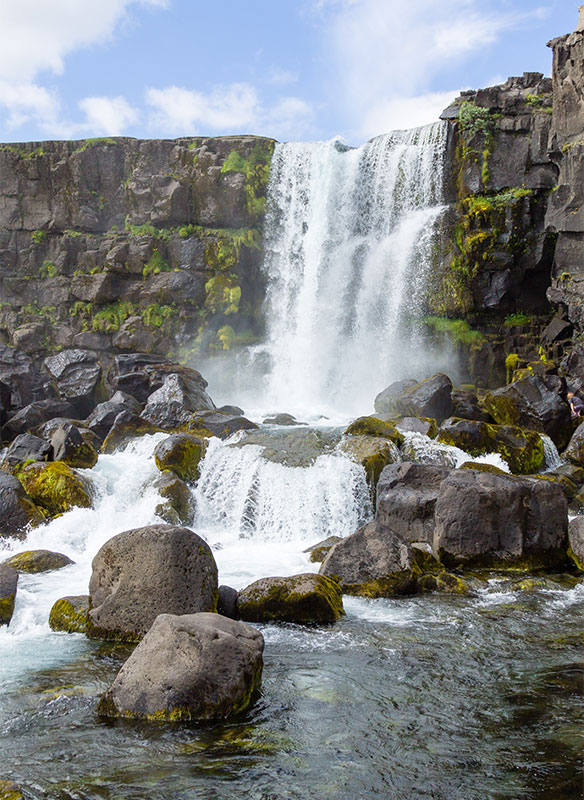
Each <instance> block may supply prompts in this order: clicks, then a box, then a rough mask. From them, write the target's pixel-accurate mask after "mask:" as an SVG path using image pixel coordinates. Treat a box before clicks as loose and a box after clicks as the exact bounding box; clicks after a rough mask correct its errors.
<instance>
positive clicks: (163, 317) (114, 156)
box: [0, 136, 274, 354]
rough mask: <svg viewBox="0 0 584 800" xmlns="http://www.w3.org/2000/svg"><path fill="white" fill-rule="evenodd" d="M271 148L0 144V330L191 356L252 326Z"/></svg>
mask: <svg viewBox="0 0 584 800" xmlns="http://www.w3.org/2000/svg"><path fill="white" fill-rule="evenodd" d="M273 147H274V142H273V140H270V139H264V138H258V137H252V136H238V137H229V136H228V137H221V138H213V139H177V140H172V141H171V140H150V141H140V140H136V139H127V138H116V139H94V140H85V141H81V142H42V143H28V144H18V145H1V146H0V335H1V336H3V337H4V340H5V341H7V342H9V343H10V344H14V345H16V346H17V347H18V348H19V349H21V350H25V351H27V352H30V353H33V354H34V353H39V352H40V351H44V350H47V349H58V348H60V347H63V346H75V347H82V348H84V347H88V348H92V349H94V350H98V351H111V350H113V351H114V352H115V351H116V350H117V351H125V350H139V351H148V352H160V353H164V354H168V353H171V354H176V353H177V352H178V351H180V350H181V348H182V349H183V350H184V349H187V350H194V351H195V354H198V353H201V352H205V353H206V352H209V351H213V350H217V349H224V348H228V347H230V346H231V344H232V343H233V342H234V341H237V340H245V341H249V340H252V339H253V338H254V337H255V336H257V335H258V334H259V333H260V325H259V322H258V314H257V309H258V306H259V304H260V302H261V299H262V297H263V284H262V279H261V276H260V270H259V267H260V262H261V227H262V221H263V211H264V204H265V191H266V185H267V179H268V171H269V162H270V159H271V154H272V151H273Z"/></svg>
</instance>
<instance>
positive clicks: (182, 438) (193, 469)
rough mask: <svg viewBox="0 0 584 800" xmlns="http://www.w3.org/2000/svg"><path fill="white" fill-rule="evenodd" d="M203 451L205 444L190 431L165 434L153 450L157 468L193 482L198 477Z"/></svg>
mask: <svg viewBox="0 0 584 800" xmlns="http://www.w3.org/2000/svg"><path fill="white" fill-rule="evenodd" d="M204 453H205V444H204V442H203V440H202V439H199V437H198V436H193V435H192V434H190V433H174V434H172V435H171V436H167V437H166V439H163V440H162V441H161V442H160V444H158V445H157V446H156V449H155V450H154V461H155V463H156V466H157V467H158V469H159V470H160V471H161V472H162V471H163V470H167V469H169V470H171V471H172V472H174V473H175V475H177V476H178V477H179V478H180V479H181V480H183V481H191V482H193V483H194V482H195V481H196V480H198V478H199V463H200V461H201V459H202V457H203V455H204Z"/></svg>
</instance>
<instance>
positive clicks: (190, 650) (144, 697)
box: [97, 613, 264, 722]
mask: <svg viewBox="0 0 584 800" xmlns="http://www.w3.org/2000/svg"><path fill="white" fill-rule="evenodd" d="M263 649H264V639H263V636H262V634H261V633H260V632H259V631H257V630H256V629H255V628H252V627H251V626H250V625H245V624H244V623H242V622H236V621H234V620H231V619H227V617H223V616H221V615H220V614H204V613H201V614H188V615H183V616H174V615H171V614H161V615H160V616H159V617H157V618H156V620H155V622H154V624H153V625H152V627H151V629H150V630H149V631H148V633H147V634H146V636H145V637H144V639H143V640H142V641H141V642H140V644H139V645H138V647H137V648H136V649H135V650H134V652H133V653H132V655H131V656H130V658H129V659H128V660H127V661H126V663H125V664H124V666H123V667H122V669H121V670H120V671H119V673H118V675H117V677H116V679H115V681H114V682H113V684H112V686H111V687H110V688H109V689H108V690H107V692H106V693H105V694H104V695H103V697H102V698H101V700H100V701H99V704H98V707H97V713H98V714H99V715H100V716H102V717H123V718H128V717H130V718H140V719H146V720H157V721H162V720H164V721H169V722H170V721H172V722H174V721H191V720H210V719H226V718H227V717H230V716H232V715H234V714H237V713H240V712H242V711H245V709H246V708H247V707H248V706H249V705H250V703H251V702H252V700H253V696H254V691H255V690H256V689H258V688H259V686H260V682H261V676H262V668H263V660H262V652H263Z"/></svg>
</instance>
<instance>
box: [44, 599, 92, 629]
mask: <svg viewBox="0 0 584 800" xmlns="http://www.w3.org/2000/svg"><path fill="white" fill-rule="evenodd" d="M88 608H89V597H87V595H79V596H77V597H61V599H60V600H57V601H56V603H54V605H53V607H52V608H51V612H50V614H49V627H50V628H51V629H52V630H54V631H64V632H66V633H85V630H86V628H87V610H88Z"/></svg>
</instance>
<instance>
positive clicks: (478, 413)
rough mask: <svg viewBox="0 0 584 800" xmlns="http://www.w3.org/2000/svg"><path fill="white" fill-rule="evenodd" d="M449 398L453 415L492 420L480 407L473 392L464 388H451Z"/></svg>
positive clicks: (486, 420)
mask: <svg viewBox="0 0 584 800" xmlns="http://www.w3.org/2000/svg"><path fill="white" fill-rule="evenodd" d="M451 399H452V416H453V417H458V418H459V419H476V420H479V421H481V422H492V419H491V416H490V415H489V414H487V412H486V411H484V410H483V409H482V408H481V407H480V405H479V401H478V398H477V396H476V394H475V393H474V392H469V391H466V390H465V389H453V390H452V395H451Z"/></svg>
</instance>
